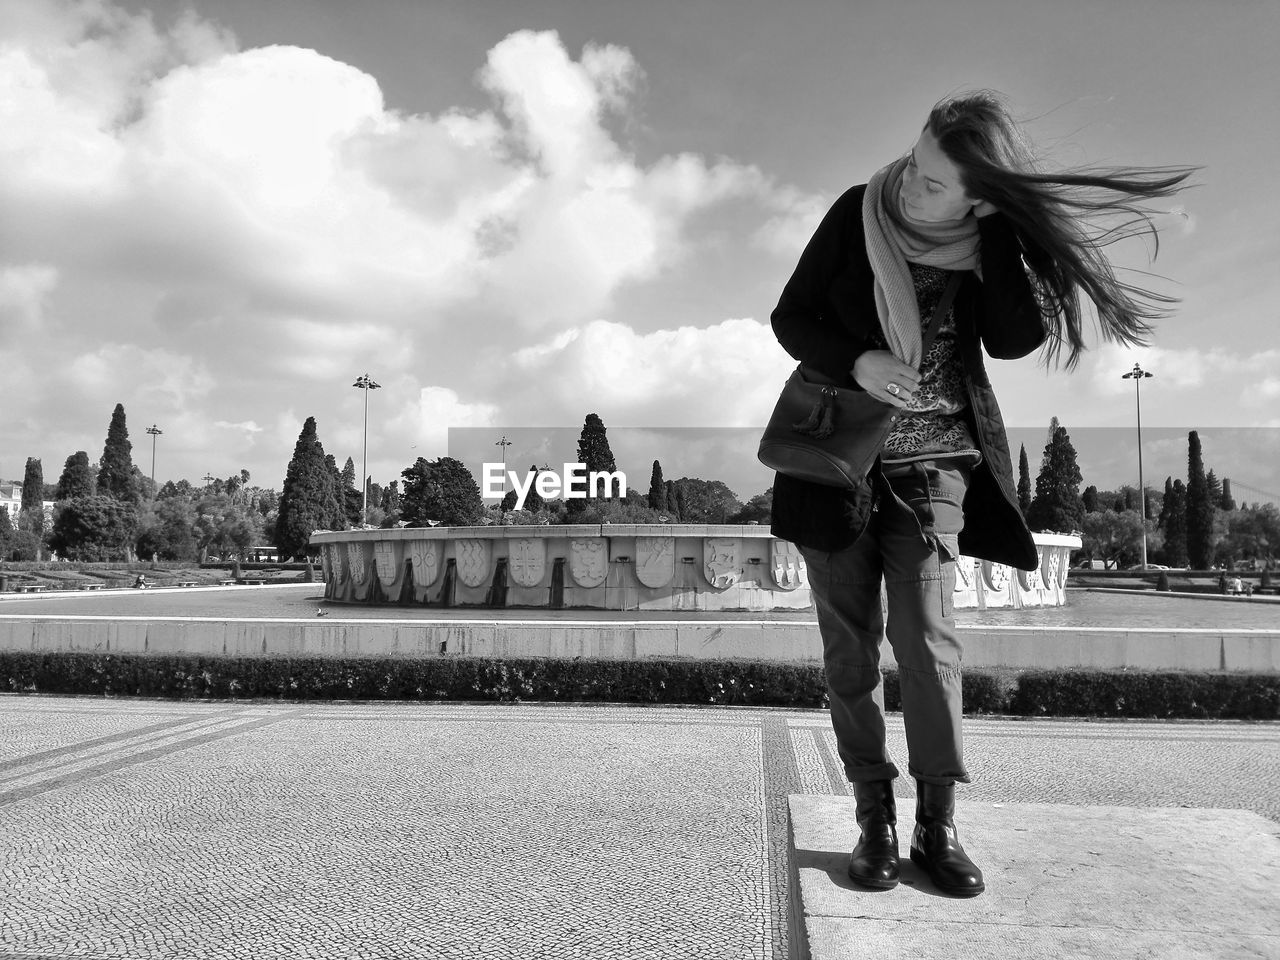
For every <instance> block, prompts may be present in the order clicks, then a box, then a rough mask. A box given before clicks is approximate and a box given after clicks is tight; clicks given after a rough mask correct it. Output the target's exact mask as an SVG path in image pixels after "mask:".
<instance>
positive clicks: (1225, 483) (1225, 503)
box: [1218, 477, 1236, 510]
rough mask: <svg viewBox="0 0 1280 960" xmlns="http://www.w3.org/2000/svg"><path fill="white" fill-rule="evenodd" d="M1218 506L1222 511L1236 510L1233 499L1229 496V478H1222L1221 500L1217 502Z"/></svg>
mask: <svg viewBox="0 0 1280 960" xmlns="http://www.w3.org/2000/svg"><path fill="white" fill-rule="evenodd" d="M1218 506H1220V507H1221V508H1222V509H1223V510H1234V509H1235V508H1236V501H1235V498H1234V497H1232V496H1231V478H1230V477H1223V478H1222V500H1221V501H1219V503H1218Z"/></svg>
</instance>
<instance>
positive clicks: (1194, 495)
mask: <svg viewBox="0 0 1280 960" xmlns="http://www.w3.org/2000/svg"><path fill="white" fill-rule="evenodd" d="M1213 511H1214V505H1213V501H1212V499H1211V496H1210V492H1209V481H1208V478H1207V477H1206V476H1205V472H1204V458H1203V456H1202V455H1201V451H1200V435H1199V434H1198V433H1197V432H1196V431H1195V430H1192V431H1191V432H1190V433H1189V434H1187V558H1188V559H1189V560H1190V562H1191V566H1192V567H1194V568H1195V569H1197V570H1208V569H1209V567H1211V566H1212V565H1213Z"/></svg>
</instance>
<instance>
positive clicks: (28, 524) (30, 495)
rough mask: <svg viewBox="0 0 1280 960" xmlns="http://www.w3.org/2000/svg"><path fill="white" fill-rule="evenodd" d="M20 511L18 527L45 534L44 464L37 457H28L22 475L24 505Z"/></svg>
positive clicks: (38, 535)
mask: <svg viewBox="0 0 1280 960" xmlns="http://www.w3.org/2000/svg"><path fill="white" fill-rule="evenodd" d="M19 511H20V512H19V513H18V529H19V530H26V531H28V532H30V533H34V534H35V535H36V536H37V537H43V536H44V526H45V525H44V466H43V465H42V464H41V462H40V461H39V459H37V458H36V457H27V468H26V471H25V472H24V473H23V475H22V506H21V507H20V508H19Z"/></svg>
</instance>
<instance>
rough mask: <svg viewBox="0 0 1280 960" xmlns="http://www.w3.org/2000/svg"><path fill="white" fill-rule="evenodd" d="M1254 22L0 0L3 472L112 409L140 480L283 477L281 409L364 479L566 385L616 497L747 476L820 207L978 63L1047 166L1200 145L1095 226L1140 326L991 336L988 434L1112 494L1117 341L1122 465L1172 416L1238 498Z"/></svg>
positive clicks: (1266, 150) (453, 450) (1173, 442)
mask: <svg viewBox="0 0 1280 960" xmlns="http://www.w3.org/2000/svg"><path fill="white" fill-rule="evenodd" d="M1278 42H1280V4H1277V3H1275V2H1274V0H1256V2H1255V0H1222V2H1217V3H1212V4H1207V3H1204V2H1203V0H1106V2H1098V0H1083V2H1078V3H1074V4H1064V3H1060V2H1051V3H1045V2H1028V0H948V2H944V0H934V2H921V0H869V2H856V3H852V2H849V0H817V2H806V0H791V2H788V3H766V2H762V0H646V2H644V3H622V2H616V3H615V2H586V0H483V2H475V0H456V2H455V0H439V2H437V0H365V2H363V3H360V4H352V3H347V2H342V0H271V2H270V3H262V2H261V0H195V2H190V3H177V2H175V3H169V2H160V0H127V2H119V3H112V2H107V0H76V2H70V0H0V370H3V377H4V386H5V389H4V403H3V408H2V409H0V479H6V480H20V479H21V478H22V474H23V469H24V465H25V463H26V460H27V458H28V457H38V458H40V459H41V461H42V464H43V469H44V476H45V479H46V480H47V481H50V482H52V481H54V480H56V479H57V477H58V475H59V474H60V473H61V470H62V466H63V464H64V462H65V460H66V458H67V457H68V456H70V455H71V454H73V453H74V452H76V451H78V450H84V451H86V452H87V453H88V454H89V457H90V460H96V459H97V458H98V457H99V456H100V455H101V453H102V446H103V442H104V440H105V437H106V432H107V426H108V424H109V422H110V419H111V412H112V410H113V409H114V407H115V405H116V404H117V403H121V404H123V405H124V408H125V412H126V415H127V420H128V426H129V432H130V437H131V439H132V442H133V455H134V461H135V463H137V464H138V465H139V467H140V468H141V469H142V470H143V472H144V473H150V472H151V469H152V451H153V446H154V451H155V467H154V470H155V476H156V479H157V481H158V482H159V483H163V482H164V481H165V480H177V479H184V478H185V479H188V480H191V481H192V482H196V483H198V482H200V480H201V478H203V477H205V476H216V477H228V476H233V475H238V474H239V472H240V471H241V470H248V471H249V472H250V475H251V478H252V482H253V483H255V484H258V485H261V486H264V487H274V488H275V489H277V490H279V489H280V487H281V485H282V483H283V479H284V475H285V470H286V468H287V465H288V462H289V458H290V456H291V454H292V451H293V446H294V443H295V442H296V440H297V437H298V433H299V431H300V430H301V427H302V423H303V421H304V420H305V419H306V418H307V417H308V416H313V417H315V418H316V421H317V426H318V432H319V436H320V439H321V442H322V443H323V444H324V447H325V450H326V451H327V452H328V453H332V454H333V455H334V456H335V457H336V459H337V461H338V463H339V464H342V463H343V462H344V461H345V460H346V458H347V457H351V458H352V459H353V461H354V462H355V464H356V469H357V471H360V470H361V466H362V462H363V458H364V441H365V438H366V436H367V462H368V467H367V471H366V472H367V474H368V475H370V476H372V478H373V479H374V480H375V481H376V482H379V483H383V484H385V483H387V482H389V481H391V480H393V479H396V478H398V477H399V474H400V471H401V470H403V469H404V468H405V467H406V466H408V465H409V464H411V463H412V462H413V461H414V460H415V459H417V458H418V457H427V458H429V459H430V458H434V457H439V456H444V455H453V456H458V457H459V458H460V459H463V460H464V462H467V463H468V465H469V466H470V467H472V469H473V471H474V472H475V473H476V474H477V477H479V474H480V461H481V460H486V459H487V460H491V461H495V462H496V461H499V460H502V459H504V455H505V458H506V459H507V460H508V461H509V462H510V464H511V465H516V464H522V465H524V466H528V465H530V464H533V463H537V464H538V465H542V464H544V463H545V464H551V465H559V464H561V463H563V462H568V461H573V460H575V459H576V451H575V447H574V443H573V441H574V439H575V438H576V435H577V432H578V430H579V429H580V428H581V426H582V423H583V420H584V418H585V416H586V415H587V414H588V413H597V414H598V415H599V416H600V417H601V418H602V420H603V421H604V423H605V425H606V427H607V428H608V429H609V435H610V439H611V443H612V446H613V451H614V454H615V456H616V458H617V461H618V466H619V468H620V469H622V470H624V471H625V472H626V473H627V475H628V481H629V484H630V486H632V487H634V488H636V489H639V490H641V491H644V490H647V488H648V481H649V474H650V467H651V464H652V461H653V460H654V459H658V460H660V462H661V463H662V469H663V473H664V475H665V477H666V478H667V479H675V478H678V477H681V476H692V477H701V478H703V479H719V480H723V481H724V482H726V483H728V484H729V486H730V487H731V488H732V489H733V490H734V491H735V492H736V493H737V494H738V495H739V497H740V498H741V499H743V500H746V499H748V498H749V497H751V496H753V495H754V494H757V493H760V492H761V491H763V490H764V489H765V488H766V487H767V486H768V485H769V484H770V482H771V475H770V474H769V472H768V471H767V470H765V468H764V467H762V466H760V465H759V464H758V463H756V461H755V456H754V451H755V442H756V439H757V438H758V433H759V429H760V427H761V426H762V425H763V424H764V423H765V421H766V420H767V419H768V415H769V411H770V410H771V409H772V406H773V402H774V400H775V399H776V397H777V394H778V391H779V390H780V388H781V386H782V383H783V382H784V381H785V379H786V377H787V375H788V373H789V371H790V370H791V368H792V367H793V366H794V361H792V360H791V359H790V358H789V357H788V356H787V355H786V353H785V352H784V351H783V350H782V349H781V347H779V346H778V344H777V342H776V340H775V339H774V338H773V335H772V333H771V331H770V328H769V314H770V312H771V311H772V309H773V307H774V306H775V304H776V302H777V298H778V295H779V292H780V291H781V288H782V286H783V284H784V283H785V282H786V280H787V278H788V276H789V275H790V273H791V270H792V269H793V268H794V266H795V261H796V258H797V257H798V256H799V253H800V251H801V250H802V249H803V246H804V244H805V242H806V241H807V239H808V237H809V235H810V234H811V232H812V230H813V228H814V227H815V226H816V224H817V222H818V220H819V219H820V217H821V215H822V213H823V212H824V211H825V210H826V209H827V207H828V206H829V205H830V204H831V203H832V202H833V201H834V199H835V198H836V197H837V196H839V195H840V193H842V192H843V191H844V190H845V189H847V188H848V187H850V186H852V185H854V184H858V183H863V182H865V181H866V179H867V178H868V177H869V176H870V175H871V174H872V173H873V172H874V171H875V170H876V169H878V168H879V167H881V166H883V165H885V164H886V163H888V162H890V161H891V160H893V159H895V158H896V157H898V156H900V155H901V154H903V153H904V152H906V151H907V150H908V149H909V148H910V146H911V145H912V143H913V142H914V140H915V137H916V135H917V134H918V131H919V129H920V126H921V125H922V123H923V122H924V118H925V116H926V115H927V113H928V110H929V108H930V107H931V106H932V104H933V103H934V102H935V101H936V100H938V99H939V98H941V97H943V96H946V95H948V94H951V93H955V92H959V91H961V90H965V89H972V88H978V87H990V88H995V89H997V90H1000V91H1002V92H1003V93H1004V94H1006V95H1007V97H1008V98H1009V101H1010V103H1011V105H1012V107H1013V110H1014V112H1015V114H1016V115H1017V116H1019V117H1020V118H1021V119H1022V120H1023V121H1024V122H1025V127H1026V131H1027V132H1028V134H1029V135H1030V137H1031V138H1032V140H1033V141H1034V142H1035V144H1036V145H1037V148H1038V149H1039V151H1040V153H1041V154H1042V156H1043V158H1044V161H1045V163H1046V164H1047V165H1049V166H1055V167H1065V166H1080V165H1087V164H1137V165H1174V164H1176V165H1196V166H1198V167H1200V168H1201V170H1200V172H1199V173H1198V174H1197V176H1196V185H1195V186H1194V187H1193V188H1192V189H1190V190H1187V191H1185V192H1184V193H1183V194H1181V195H1180V196H1178V197H1176V198H1173V199H1171V200H1169V201H1162V202H1161V203H1160V204H1159V205H1158V206H1159V213H1158V215H1157V216H1156V223H1157V225H1158V227H1159V229H1160V241H1159V251H1158V257H1157V258H1156V259H1155V261H1154V263H1153V262H1152V261H1151V259H1150V258H1151V254H1152V252H1153V245H1152V244H1151V243H1149V242H1146V241H1130V242H1127V243H1126V244H1125V245H1121V246H1116V247H1113V248H1111V250H1112V255H1113V259H1114V261H1115V262H1116V264H1117V266H1118V267H1119V268H1121V269H1122V270H1124V271H1133V270H1141V271H1151V272H1152V273H1154V274H1155V276H1154V277H1148V278H1145V279H1143V282H1145V283H1149V284H1150V285H1152V286H1153V287H1154V288H1155V289H1157V290H1160V291H1161V292H1164V293H1168V294H1171V295H1174V296H1177V297H1178V298H1179V299H1180V303H1179V304H1178V306H1177V307H1176V308H1175V309H1174V311H1173V313H1172V315H1171V316H1170V317H1169V318H1168V319H1166V320H1164V321H1162V322H1161V323H1160V324H1159V326H1158V328H1157V332H1156V336H1155V337H1154V339H1153V342H1152V344H1151V345H1150V346H1149V347H1146V348H1142V349H1133V348H1128V347H1125V348H1121V347H1117V346H1115V345H1113V344H1109V343H1101V342H1094V344H1093V349H1091V350H1090V352H1089V353H1087V354H1086V355H1085V357H1084V358H1083V359H1082V361H1081V362H1080V364H1079V365H1078V367H1077V368H1076V369H1075V370H1073V371H1070V372H1067V371H1065V370H1057V369H1048V368H1046V367H1045V366H1044V365H1043V364H1042V363H1039V362H1037V359H1036V358H1035V357H1029V358H1026V359H1024V360H1020V361H996V360H991V361H989V362H988V368H989V372H990V374H991V378H992V381H993V383H994V385H995V387H996V391H997V395H998V397H999V399H1000V403H1001V407H1002V409H1003V411H1004V416H1005V421H1006V423H1007V424H1008V425H1009V427H1010V435H1011V438H1012V439H1013V442H1014V454H1015V456H1016V453H1017V448H1018V444H1019V443H1025V444H1026V445H1027V450H1028V454H1029V456H1030V458H1031V463H1032V470H1033V472H1034V471H1035V470H1036V469H1038V464H1039V457H1040V453H1041V452H1042V450H1043V444H1044V436H1045V431H1046V429H1047V425H1048V423H1049V420H1050V418H1051V417H1055V416H1056V417H1058V419H1059V420H1060V421H1061V422H1062V424H1063V425H1064V426H1065V427H1066V428H1067V429H1068V431H1069V433H1070V434H1071V436H1072V439H1073V443H1074V444H1075V446H1076V448H1077V450H1078V452H1079V456H1080V465H1081V469H1082V471H1083V473H1084V475H1085V482H1086V483H1093V484H1095V485H1097V486H1099V487H1100V488H1102V489H1110V488H1114V487H1116V486H1118V485H1120V484H1122V483H1135V482H1136V479H1137V463H1136V451H1135V437H1136V433H1135V420H1136V416H1135V406H1136V404H1135V401H1136V399H1137V398H1136V397H1135V391H1134V386H1133V382H1132V381H1130V380H1123V379H1121V375H1122V374H1123V373H1125V372H1126V371H1128V370H1130V369H1131V368H1132V367H1133V365H1134V364H1135V363H1138V364H1140V365H1141V366H1142V367H1143V368H1144V369H1147V370H1149V371H1151V372H1152V373H1153V374H1154V377H1153V378H1151V379H1147V380H1144V381H1143V384H1142V394H1141V403H1142V426H1143V432H1144V443H1143V456H1144V469H1145V474H1144V476H1145V479H1146V482H1147V483H1148V484H1149V485H1153V486H1156V487H1157V488H1160V487H1162V486H1163V481H1164V477H1165V476H1166V475H1169V474H1172V475H1174V476H1184V477H1185V474H1186V433H1187V431H1189V430H1198V431H1199V433H1200V436H1201V440H1202V443H1203V446H1204V455H1205V461H1206V465H1207V466H1208V467H1212V468H1214V469H1215V471H1216V472H1217V474H1218V475H1219V476H1220V477H1222V476H1226V477H1230V478H1231V479H1232V480H1233V483H1234V484H1235V485H1236V488H1237V490H1236V496H1237V499H1240V498H1241V487H1243V488H1244V491H1245V492H1244V499H1248V500H1256V499H1259V498H1260V495H1261V494H1266V493H1268V492H1272V493H1274V492H1275V491H1280V429H1278V428H1280V334H1277V332H1276V331H1277V320H1280V307H1278V306H1277V304H1278V303H1280V279H1278V273H1280V272H1278V271H1277V267H1276V265H1277V264H1278V263H1280V230H1277V229H1276V226H1275V225H1276V223H1277V222H1280V191H1277V190H1276V189H1274V186H1273V184H1272V183H1271V180H1272V173H1273V172H1274V169H1275V165H1276V158H1277V156H1278V155H1280V126H1278V125H1277V124H1276V123H1275V120H1276V105H1275V93H1276V91H1277V90H1280V67H1278V66H1277V62H1278V61H1277V58H1276V57H1275V56H1274V50H1275V47H1276V45H1277V43H1278ZM1125 275H1126V276H1132V274H1128V273H1126V274H1125ZM1093 339H1094V340H1095V341H1096V338H1093ZM361 374H367V375H369V376H370V377H371V378H373V380H374V381H376V382H377V383H379V384H380V389H377V390H373V391H369V392H368V393H367V394H366V392H365V391H362V390H359V389H356V388H354V387H353V383H354V381H355V380H356V378H357V377H358V376H360V375H361ZM366 400H367V403H368V417H367V423H368V427H367V435H366V432H365V428H364V424H365V406H364V404H365V401H366ZM152 425H154V426H156V427H157V428H158V429H160V430H161V431H162V433H161V434H160V435H159V436H156V437H152V436H149V435H148V434H147V433H146V432H145V430H146V428H147V427H148V426H152ZM451 437H452V441H451ZM504 438H506V439H508V440H510V441H511V445H510V446H502V445H501V444H500V442H501V440H502V439H504ZM566 438H567V439H566ZM1249 491H1254V492H1255V493H1250V492H1249ZM1263 498H1264V499H1265V497H1263Z"/></svg>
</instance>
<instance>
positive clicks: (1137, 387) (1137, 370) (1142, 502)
mask: <svg viewBox="0 0 1280 960" xmlns="http://www.w3.org/2000/svg"><path fill="white" fill-rule="evenodd" d="M1152 376H1155V374H1151V373H1147V371H1145V370H1143V369H1142V367H1140V366H1138V365H1137V364H1136V363H1135V364H1134V365H1133V369H1132V370H1130V371H1129V372H1128V373H1126V374H1124V375H1123V376H1122V377H1121V379H1123V380H1130V379H1131V380H1133V396H1134V399H1135V400H1136V401H1137V409H1138V510H1139V511H1140V513H1139V516H1140V517H1142V569H1143V570H1145V569H1147V488H1146V486H1145V485H1144V483H1143V480H1142V387H1141V383H1142V381H1143V380H1145V379H1147V378H1149V377H1152Z"/></svg>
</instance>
